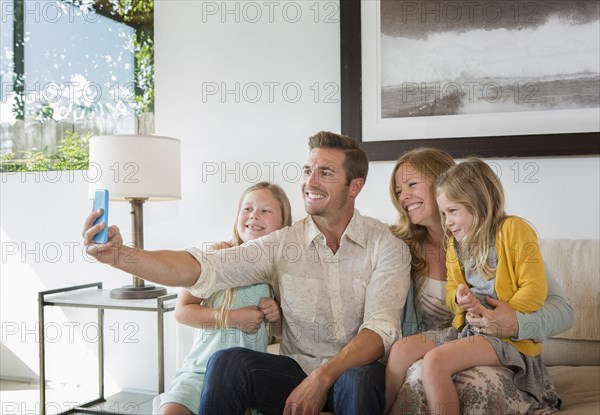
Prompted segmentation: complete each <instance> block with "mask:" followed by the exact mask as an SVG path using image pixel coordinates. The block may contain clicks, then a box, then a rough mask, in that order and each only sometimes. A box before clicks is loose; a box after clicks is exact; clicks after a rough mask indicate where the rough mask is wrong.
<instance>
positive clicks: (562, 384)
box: [155, 239, 600, 415]
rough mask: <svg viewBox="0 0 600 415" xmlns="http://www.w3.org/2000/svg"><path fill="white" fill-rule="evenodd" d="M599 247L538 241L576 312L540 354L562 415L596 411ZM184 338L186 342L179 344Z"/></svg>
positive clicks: (599, 391) (599, 410)
mask: <svg viewBox="0 0 600 415" xmlns="http://www.w3.org/2000/svg"><path fill="white" fill-rule="evenodd" d="M599 245H600V244H599V241H598V240H567V239H552V240H542V242H541V249H542V253H543V257H544V262H545V263H546V267H547V269H548V270H549V272H550V273H552V275H554V276H555V278H556V279H557V280H558V281H559V283H560V284H561V286H562V287H563V288H564V290H565V292H566V295H567V298H569V300H570V301H571V304H573V308H574V310H575V324H574V326H573V328H572V329H570V330H568V331H566V332H564V333H562V334H560V335H559V336H556V337H555V338H552V339H547V340H546V342H545V343H544V352H543V358H544V362H545V363H546V365H547V366H548V371H549V372H550V375H551V377H552V380H553V381H554V385H555V387H556V389H557V391H558V393H559V395H560V397H561V398H562V400H563V405H562V411H561V413H562V412H563V411H564V413H565V414H573V415H582V414H590V415H592V414H593V415H599V414H600V265H599V260H600V251H599ZM183 331H188V333H187V334H186V335H184V336H181V337H179V338H180V344H179V349H180V352H181V353H182V356H183V355H185V354H186V353H187V350H189V348H190V347H191V330H187V329H184V330H183ZM181 334H183V333H181V332H180V333H179V335H181ZM186 336H189V340H188V341H186V340H184V341H183V342H181V339H182V337H183V338H185V337H186ZM182 343H183V344H182ZM278 346H279V345H278V344H275V345H270V346H269V351H270V352H272V353H278V351H279V347H278ZM155 404H156V402H155Z"/></svg>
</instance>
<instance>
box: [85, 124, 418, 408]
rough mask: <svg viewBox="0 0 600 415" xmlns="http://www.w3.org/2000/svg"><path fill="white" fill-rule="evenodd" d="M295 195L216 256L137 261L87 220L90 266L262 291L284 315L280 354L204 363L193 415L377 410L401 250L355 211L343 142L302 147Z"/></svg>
mask: <svg viewBox="0 0 600 415" xmlns="http://www.w3.org/2000/svg"><path fill="white" fill-rule="evenodd" d="M309 148H310V153H309V157H308V160H307V162H306V164H305V166H304V174H303V179H302V185H301V187H302V193H303V195H304V203H305V208H306V212H307V213H308V216H307V217H306V218H305V219H304V220H302V221H299V222H297V223H295V224H294V225H292V226H291V227H287V228H284V229H282V230H279V231H276V232H273V233H272V234H270V235H267V236H265V237H263V238H260V239H258V240H256V241H254V242H250V243H247V244H244V245H241V246H239V247H235V248H231V249H228V250H224V251H218V252H210V253H207V252H201V251H199V250H197V249H191V250H190V251H189V252H174V251H154V252H149V251H139V252H135V259H136V260H135V261H132V260H131V259H129V261H127V259H128V256H132V255H134V253H133V252H132V249H131V248H127V247H123V246H122V238H121V236H120V234H119V232H118V229H117V228H116V227H112V226H111V227H110V228H109V243H108V244H105V245H95V244H94V243H93V239H92V238H93V236H94V235H95V234H96V233H97V232H98V231H100V230H101V229H102V228H103V226H104V225H96V226H92V224H93V222H94V220H95V219H96V218H97V217H98V216H99V212H92V214H91V215H90V216H89V217H88V219H87V221H86V226H85V230H84V239H85V244H86V246H87V250H88V252H89V253H90V254H91V255H94V256H95V257H96V258H98V260H99V261H101V262H105V263H110V264H112V265H113V266H115V267H117V268H119V269H122V270H124V271H127V272H130V273H133V274H135V275H139V276H140V277H142V278H144V279H147V280H150V281H153V282H156V283H160V284H165V285H181V286H187V287H189V288H188V289H189V290H190V292H191V293H192V294H194V295H196V296H197V297H200V298H207V297H208V296H209V295H210V294H211V293H212V292H214V291H217V290H220V289H223V288H225V287H233V286H242V285H248V284H254V283H258V282H267V283H269V284H271V285H272V286H273V289H274V291H275V293H276V297H277V299H278V300H279V301H280V303H281V307H282V310H283V316H284V319H283V337H282V342H281V355H270V354H266V353H256V352H252V351H249V350H247V349H240V348H233V349H227V350H222V351H219V352H217V353H215V354H214V355H213V357H212V358H211V360H210V361H209V363H208V367H207V373H206V377H205V384H204V386H203V391H202V399H201V408H200V413H201V414H219V415H221V414H243V413H244V410H245V409H246V408H255V409H257V410H259V411H260V412H264V413H283V414H318V413H319V412H320V411H321V410H322V409H323V408H326V409H327V410H330V411H333V412H335V413H336V414H375V413H381V412H382V411H383V409H384V407H385V402H384V377H385V367H384V365H383V364H382V363H380V362H379V359H381V358H383V357H384V356H385V355H386V354H387V352H388V351H389V348H390V346H391V345H392V343H393V342H394V341H395V340H396V339H397V338H398V337H399V335H400V328H399V325H400V316H401V312H402V309H403V307H404V304H405V300H406V294H407V291H408V284H409V273H410V254H409V250H408V247H407V246H406V245H405V244H404V243H403V242H401V241H400V240H399V239H398V238H395V237H394V236H393V235H392V234H391V233H390V232H389V231H388V229H387V226H386V225H384V224H382V223H381V222H379V221H376V220H374V219H371V218H368V217H364V216H362V215H360V213H358V211H356V210H355V209H354V205H355V199H356V197H357V196H358V194H359V193H360V191H361V190H362V188H363V186H364V183H365V180H366V176H367V172H368V160H367V156H366V154H365V153H364V151H363V150H361V149H360V147H359V146H358V145H357V144H356V142H354V141H353V140H352V139H350V138H348V137H345V136H341V135H338V134H334V133H331V132H320V133H318V134H316V135H314V136H313V137H310V139H309Z"/></svg>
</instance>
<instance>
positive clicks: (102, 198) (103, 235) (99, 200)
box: [94, 189, 108, 244]
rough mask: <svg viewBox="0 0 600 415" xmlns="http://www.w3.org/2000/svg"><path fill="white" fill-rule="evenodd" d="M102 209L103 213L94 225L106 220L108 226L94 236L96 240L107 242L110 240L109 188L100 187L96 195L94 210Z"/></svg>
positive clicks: (98, 242)
mask: <svg viewBox="0 0 600 415" xmlns="http://www.w3.org/2000/svg"><path fill="white" fill-rule="evenodd" d="M98 209H102V215H100V217H99V218H98V219H96V221H95V222H94V225H96V224H98V223H101V222H104V223H106V226H105V227H104V229H102V230H101V231H100V232H98V233H97V234H96V236H94V242H96V243H97V244H105V243H107V242H108V190H106V189H98V190H96V194H95V195H94V211H96V210H98Z"/></svg>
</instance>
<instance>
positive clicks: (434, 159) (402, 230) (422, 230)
mask: <svg viewBox="0 0 600 415" xmlns="http://www.w3.org/2000/svg"><path fill="white" fill-rule="evenodd" d="M404 164H410V165H411V166H413V168H414V169H415V171H417V172H418V173H420V174H422V175H423V176H424V177H425V178H427V179H428V180H429V181H431V183H434V182H435V180H436V179H437V178H438V176H439V175H440V174H442V173H443V172H445V171H446V170H448V169H449V168H450V167H452V166H454V165H455V164H456V163H455V162H454V159H453V158H452V157H451V156H450V155H449V154H448V153H446V152H445V151H442V150H439V149H436V148H430V147H421V148H416V149H414V150H410V151H407V152H406V153H404V154H402V155H401V156H400V158H399V159H398V160H397V161H396V165H395V166H394V169H393V170H392V178H391V180H390V197H391V199H392V203H393V205H394V207H395V208H396V210H397V211H398V223H397V224H395V225H392V226H391V227H390V230H391V231H392V233H393V234H394V235H396V236H397V237H399V238H400V239H402V240H403V241H404V242H405V243H406V244H407V245H408V247H409V248H410V253H411V256H412V260H411V272H410V274H411V278H412V279H413V281H414V284H415V292H419V290H420V288H421V287H422V284H423V282H424V281H425V278H426V277H427V272H428V267H427V261H426V260H425V253H424V252H423V242H424V241H425V238H426V237H427V228H426V227H425V226H421V225H415V224H413V223H411V222H410V219H409V217H408V213H407V212H406V210H404V208H403V207H402V205H401V204H400V202H399V201H398V197H397V196H396V184H397V183H396V172H397V171H398V169H399V168H400V167H401V166H402V165H404Z"/></svg>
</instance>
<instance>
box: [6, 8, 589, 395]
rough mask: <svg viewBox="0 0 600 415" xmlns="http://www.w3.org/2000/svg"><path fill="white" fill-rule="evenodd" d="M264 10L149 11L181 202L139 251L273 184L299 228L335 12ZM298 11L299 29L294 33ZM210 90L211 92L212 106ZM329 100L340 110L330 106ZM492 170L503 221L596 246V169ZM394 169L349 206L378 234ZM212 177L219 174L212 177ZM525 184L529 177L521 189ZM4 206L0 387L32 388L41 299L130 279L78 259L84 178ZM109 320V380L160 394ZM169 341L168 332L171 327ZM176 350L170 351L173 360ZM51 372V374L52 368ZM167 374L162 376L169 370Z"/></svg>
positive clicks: (163, 206) (196, 235)
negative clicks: (304, 166)
mask: <svg viewBox="0 0 600 415" xmlns="http://www.w3.org/2000/svg"><path fill="white" fill-rule="evenodd" d="M251 3H252V4H255V5H258V6H260V7H261V9H260V11H261V13H262V18H261V19H260V20H259V21H257V22H256V23H251V22H250V21H252V20H256V17H257V15H256V11H257V10H258V9H251V8H248V6H246V9H244V8H243V6H244V5H245V4H251ZM264 3H269V2H264ZM264 3H263V2H239V3H238V2H230V3H227V5H228V7H229V10H232V12H231V13H230V14H224V9H222V7H223V4H224V3H222V2H200V1H168V2H167V1H164V2H162V1H161V2H156V12H155V18H156V22H155V40H156V56H155V58H156V115H157V119H156V132H157V134H162V135H169V136H173V137H178V138H180V139H181V140H182V149H183V154H182V169H183V177H182V194H183V199H182V200H181V201H179V202H165V203H158V204H156V203H155V204H147V205H146V206H145V208H144V213H145V244H146V247H147V248H148V249H158V248H167V249H179V248H184V247H187V246H191V245H201V244H202V243H203V242H208V241H216V240H223V239H227V238H229V237H230V234H231V225H232V221H233V217H234V214H235V205H236V204H237V201H238V197H239V195H240V193H241V191H242V190H243V189H244V188H245V187H247V186H248V185H249V184H250V183H254V182H255V181H257V180H258V179H259V178H258V177H257V176H261V177H260V179H263V180H269V179H270V180H274V181H276V182H278V183H279V184H281V185H282V186H283V187H284V189H285V190H286V191H287V192H288V194H289V195H290V198H291V201H292V205H293V211H294V212H293V213H294V218H295V219H299V218H301V217H302V216H303V208H302V203H301V198H300V194H299V186H298V183H297V180H296V179H297V176H298V167H299V166H300V165H301V163H303V161H304V158H305V155H306V138H307V137H308V136H309V135H311V134H313V133H315V132H317V131H319V130H324V129H329V130H332V131H339V130H340V121H339V120H340V105H339V102H338V103H335V102H333V103H330V102H326V99H325V98H326V95H327V94H328V93H330V92H332V91H334V89H332V88H331V87H332V85H333V86H335V85H339V77H340V75H339V25H338V24H337V23H328V22H326V21H325V20H326V19H325V17H326V16H328V14H329V12H331V9H330V8H328V9H325V8H324V7H325V6H326V5H327V4H331V2H322V3H319V4H318V6H319V7H321V8H320V9H319V10H320V13H319V17H318V19H317V22H316V23H315V10H316V9H315V8H314V7H315V6H314V3H313V2H299V1H297V2H271V3H270V4H272V5H271V6H267V5H265V4H264ZM273 3H276V5H273ZM236 5H237V6H236ZM298 6H300V7H301V8H302V16H301V17H300V18H298V19H297V14H296V10H297V7H298ZM234 7H238V8H239V9H238V10H239V12H236V11H235V8H234ZM269 7H271V8H269ZM311 7H312V9H311ZM328 7H329V6H328ZM209 12H210V13H209ZM213 12H216V14H211V13H213ZM270 13H271V14H270ZM236 17H238V18H239V22H236V21H235V19H236ZM336 17H337V15H336ZM296 19H297V21H296V22H295V23H292V21H294V20H296ZM236 83H239V91H240V92H239V98H238V99H237V100H236V95H235V93H234V92H232V93H228V94H225V95H223V96H222V95H221V92H222V91H223V90H224V88H225V89H228V90H235V87H236ZM328 83H333V84H328ZM215 86H216V87H218V88H219V92H218V93H217V94H215V95H209V94H208V93H209V92H211V91H213V92H214V89H211V88H214V87H215ZM258 91H260V92H261V93H262V96H261V97H260V99H258V96H257V92H258ZM284 91H285V92H284ZM298 91H299V92H300V93H301V97H300V98H298V96H297V92H298ZM315 91H318V92H319V94H318V97H316V99H315ZM203 92H204V96H203ZM271 92H272V95H271V96H270V93H271ZM334 98H336V99H337V100H339V92H338V93H337V94H336V95H334ZM294 101H297V102H294ZM315 101H316V102H315ZM491 162H494V163H497V164H495V166H496V167H497V168H498V171H499V172H500V173H501V174H502V180H503V183H504V185H505V188H506V192H507V198H508V209H509V211H510V212H511V213H515V214H519V215H522V216H523V217H525V218H527V219H529V220H531V221H532V222H533V223H534V224H535V225H536V227H537V228H538V231H539V232H540V234H541V236H542V237H546V238H595V239H597V238H598V237H599V233H600V226H599V214H598V212H599V188H600V186H599V183H598V182H599V177H600V166H599V161H598V158H597V157H578V158H544V159H511V160H506V159H505V160H491ZM236 163H239V164H236ZM515 163H517V164H516V165H515ZM527 163H532V164H527ZM391 166H392V163H391V162H377V163H372V164H371V172H370V175H369V179H368V181H367V186H366V188H365V189H364V191H363V194H362V195H361V196H360V197H359V199H358V207H359V209H360V210H361V211H363V213H367V214H369V215H372V216H375V217H378V218H380V219H382V220H384V221H386V222H391V221H393V220H394V218H395V215H394V212H393V209H392V207H391V204H390V203H389V199H388V198H389V196H388V194H387V186H388V180H389V173H390V170H391ZM257 167H258V170H257ZM284 167H285V168H286V170H285V171H284ZM511 167H512V169H511ZM214 168H217V169H218V171H217V174H208V172H212V171H213V169H214ZM516 168H518V170H519V171H520V175H519V178H518V180H515V176H514V174H515V169H516ZM534 169H537V170H534ZM257 172H258V173H259V174H258V175H257ZM533 172H534V173H533ZM223 173H225V175H224V176H222V174H223ZM271 173H273V174H271ZM528 173H533V176H530V177H528V179H529V180H526V177H525V175H526V174H528ZM236 174H238V175H239V178H238V177H236ZM244 178H247V179H250V180H244ZM530 180H537V182H534V183H529V182H528V181H530ZM1 193H2V194H1V199H2V202H1V203H2V205H1V207H2V209H1V215H2V216H1V219H2V278H1V286H0V290H1V291H0V292H1V296H2V301H1V302H0V307H1V309H0V310H1V319H2V327H3V338H2V343H3V344H4V346H6V347H8V348H9V349H10V350H11V351H12V352H13V353H14V354H15V355H17V356H18V359H20V360H21V361H22V362H23V365H21V366H19V365H18V364H12V365H4V364H3V365H2V368H1V369H0V370H1V371H2V372H0V374H1V375H2V376H12V377H15V376H16V377H19V376H22V377H27V376H30V371H33V372H36V373H37V371H38V369H37V343H36V341H35V338H34V336H33V335H32V334H27V333H26V332H25V331H26V330H35V328H34V327H35V322H36V321H37V314H36V313H37V308H36V307H37V304H36V296H37V292H38V291H39V290H43V289H51V288H58V287H62V286H66V285H71V284H79V283H87V282H95V281H103V282H104V284H105V287H108V288H113V287H118V286H121V285H124V284H128V283H129V277H128V276H126V275H123V274H122V273H120V272H117V271H114V270H112V269H110V268H109V267H106V266H102V265H99V264H93V263H89V262H88V261H87V260H86V258H85V257H84V255H83V254H82V247H81V237H80V233H81V228H82V224H83V219H84V218H85V216H86V215H87V213H88V212H89V210H90V208H91V202H90V201H89V200H87V181H86V179H85V177H84V176H83V175H82V174H81V173H80V172H78V173H73V174H72V175H70V174H68V173H64V172H63V174H62V175H61V177H60V178H58V179H57V178H56V177H55V176H52V175H50V173H49V174H47V175H45V176H43V175H42V176H38V179H37V181H36V176H35V175H32V174H31V175H17V174H14V175H11V174H4V175H3V176H2V188H1ZM128 216H129V210H128V207H127V205H126V204H117V203H114V204H112V205H111V218H110V221H111V222H112V223H114V224H118V225H119V226H120V227H121V228H122V230H123V233H124V234H125V235H128V234H129V232H130V225H129V218H128ZM36 244H37V245H36ZM28 252H29V253H28ZM56 252H58V257H57V254H56ZM36 253H37V256H36ZM84 317H85V316H83V315H82V313H78V312H76V311H74V310H67V311H63V312H57V313H55V315H54V318H56V319H57V321H59V322H60V323H61V324H63V325H64V322H67V321H73V320H76V321H80V320H81V321H83V319H84ZM107 318H111V319H113V320H111V321H109V323H108V324H117V326H115V327H120V328H121V337H120V341H118V342H116V344H111V345H109V347H108V350H107V356H106V365H107V374H108V376H109V378H110V379H111V380H114V383H115V384H116V385H117V386H120V387H124V388H128V389H145V390H152V389H155V380H154V379H155V376H156V370H155V357H154V356H155V352H156V348H155V346H154V336H155V334H154V333H155V331H154V330H155V328H154V324H153V321H152V319H151V318H150V317H148V316H142V318H140V317H138V316H137V315H134V314H129V315H126V316H112V317H108V316H107ZM126 322H134V323H135V324H137V325H138V327H139V332H138V333H137V334H136V337H135V340H137V341H138V342H137V343H133V344H131V343H127V344H126V343H124V342H123V335H126V334H127V333H128V332H127V331H125V330H124V329H123V325H124V324H125V323H126ZM119 325H120V326H119ZM63 327H66V326H63ZM15 328H16V330H17V332H16V333H14V334H13V333H12V331H13V330H15ZM7 329H8V330H10V331H7ZM169 329H170V330H171V331H170V332H171V333H173V332H174V330H172V329H173V327H172V326H171V327H168V328H167V330H169ZM65 333H66V332H65ZM9 334H10V335H9ZM63 334H64V333H63ZM109 334H111V333H109ZM78 335H79V337H82V335H81V333H79V334H78ZM83 337H85V336H83ZM88 340H89V339H88ZM83 343H84V344H83V346H81V347H80V349H78V350H79V351H76V352H72V353H71V354H70V355H68V356H67V359H68V360H69V361H71V360H75V356H77V357H78V358H81V359H82V360H84V361H86V362H87V364H92V363H93V360H94V358H95V356H94V348H95V344H94V343H93V342H90V341H87V342H85V339H84V342H83ZM113 343H114V342H113ZM173 344H174V340H172V341H170V342H169V345H168V347H171V348H174V345H173ZM171 354H172V353H171ZM86 359H87V360H86ZM90 362H91V363H90ZM50 364H51V365H54V369H55V372H54V373H57V372H59V369H60V366H59V364H60V362H58V361H56V360H55V361H54V362H51V363H50ZM168 364H169V365H170V366H169V367H168V368H167V370H168V372H169V374H170V373H172V370H173V368H172V365H173V362H172V359H171V360H169V362H168ZM19 368H20V369H21V370H19ZM27 368H28V369H27ZM49 375H50V374H49ZM56 377H60V376H59V375H56Z"/></svg>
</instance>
